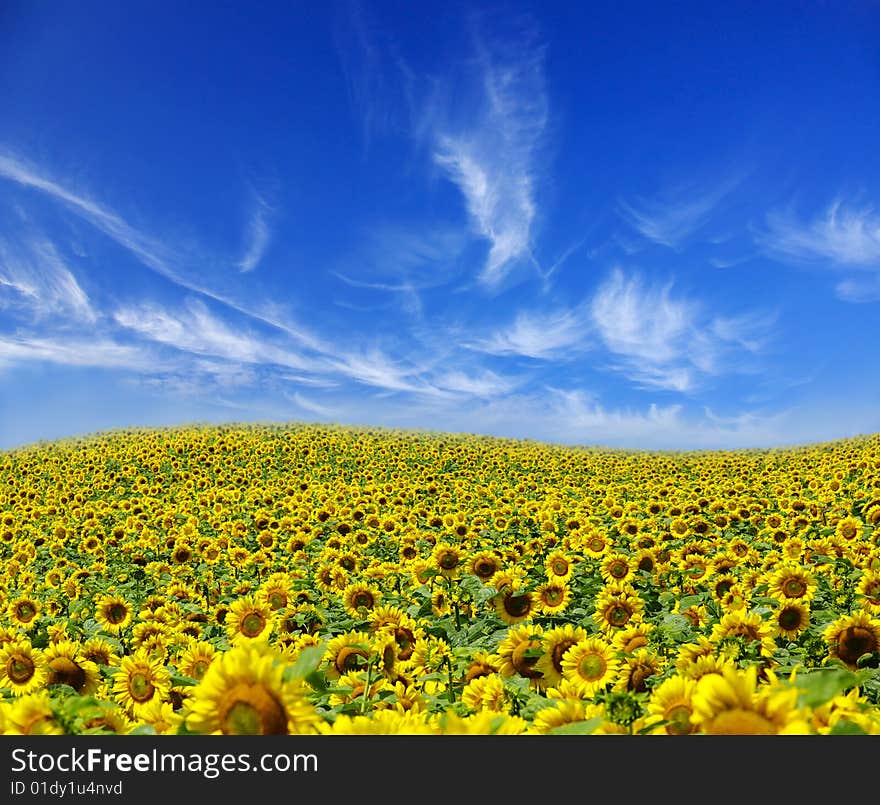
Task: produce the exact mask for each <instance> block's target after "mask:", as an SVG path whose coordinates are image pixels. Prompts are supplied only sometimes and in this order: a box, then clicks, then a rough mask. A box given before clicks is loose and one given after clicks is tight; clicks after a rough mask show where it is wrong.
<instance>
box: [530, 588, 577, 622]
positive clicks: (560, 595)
mask: <svg viewBox="0 0 880 805" xmlns="http://www.w3.org/2000/svg"><path fill="white" fill-rule="evenodd" d="M535 598H536V599H537V603H536V611H537V612H539V613H540V614H541V615H558V614H559V613H561V612H565V610H566V609H567V608H568V605H569V603H570V602H571V590H570V589H569V587H568V585H567V584H563V583H560V582H556V581H548V582H547V583H546V584H542V585H541V586H540V587H538V589H537V590H535Z"/></svg>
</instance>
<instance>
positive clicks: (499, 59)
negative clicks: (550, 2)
mask: <svg viewBox="0 0 880 805" xmlns="http://www.w3.org/2000/svg"><path fill="white" fill-rule="evenodd" d="M477 61H478V65H479V69H480V73H481V74H480V98H479V105H478V106H477V108H476V110H475V111H473V112H472V113H469V114H468V115H467V116H466V118H467V119H466V122H464V123H458V124H454V123H447V122H436V121H435V125H434V142H435V148H434V160H435V162H436V164H437V165H438V166H440V167H441V168H442V169H443V170H444V171H445V172H446V175H447V176H448V177H449V179H450V180H451V181H453V182H454V183H455V184H456V185H457V186H458V188H459V190H460V191H461V193H462V195H463V196H464V199H465V203H466V205H467V211H468V214H469V216H470V219H471V222H472V225H473V227H474V229H475V231H476V232H477V234H478V235H479V236H480V237H482V238H484V239H486V240H488V241H489V255H488V258H487V260H486V263H485V265H484V266H483V269H482V271H481V272H480V274H479V280H480V281H481V282H482V283H484V284H485V285H486V286H489V287H493V286H497V285H498V284H499V283H500V282H502V281H503V280H504V279H505V277H507V276H508V274H509V273H510V272H511V270H512V268H513V267H514V265H515V264H516V263H517V262H518V261H520V260H522V259H531V238H532V226H533V224H534V222H535V218H536V215H537V205H536V195H535V191H536V155H537V152H538V150H539V148H540V146H541V143H542V138H543V136H544V132H545V128H546V125H547V120H548V102H547V94H546V88H545V85H544V84H545V81H544V66H543V49H542V48H539V47H535V46H533V45H531V44H530V43H522V42H520V43H511V47H510V49H509V50H508V52H507V53H506V54H504V55H500V54H498V53H496V52H492V50H491V49H490V48H489V47H488V46H486V45H485V44H483V45H482V46H481V47H480V52H479V55H478V60H477ZM453 111H454V110H450V112H453Z"/></svg>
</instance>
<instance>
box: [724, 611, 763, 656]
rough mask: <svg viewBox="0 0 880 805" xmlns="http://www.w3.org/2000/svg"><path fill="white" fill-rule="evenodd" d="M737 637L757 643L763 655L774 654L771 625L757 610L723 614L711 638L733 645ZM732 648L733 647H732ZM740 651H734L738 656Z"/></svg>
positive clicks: (726, 644)
mask: <svg viewBox="0 0 880 805" xmlns="http://www.w3.org/2000/svg"><path fill="white" fill-rule="evenodd" d="M736 638H742V640H743V641H744V642H746V643H756V644H757V646H758V650H759V652H760V654H761V656H763V657H770V656H772V654H773V649H774V648H775V644H774V642H773V638H772V637H771V627H770V625H769V624H768V623H766V622H765V621H764V620H763V619H762V618H761V616H760V615H759V614H758V613H757V612H745V611H743V610H735V611H733V612H728V613H727V614H725V615H723V616H722V618H721V620H720V621H718V623H716V624H715V625H714V626H713V627H712V633H711V634H710V636H709V639H710V640H711V641H712V642H714V643H715V644H716V646H717V645H719V644H721V645H724V646H727V647H732V646H734V645H735V643H736V640H735V639H736ZM731 650H732V649H731ZM737 655H738V652H735V653H734V656H737Z"/></svg>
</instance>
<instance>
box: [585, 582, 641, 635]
mask: <svg viewBox="0 0 880 805" xmlns="http://www.w3.org/2000/svg"><path fill="white" fill-rule="evenodd" d="M643 609H644V603H643V602H642V599H641V598H639V596H638V594H637V593H636V592H635V591H634V590H631V589H628V588H617V587H606V588H605V589H604V590H603V591H602V592H601V593H600V594H599V595H598V596H596V605H595V616H594V619H595V620H596V622H597V623H598V624H599V626H600V628H601V629H603V630H604V631H606V632H611V631H615V630H617V629H623V628H624V627H625V626H627V625H632V623H633V622H635V623H638V622H640V621H641V614H642V611H643Z"/></svg>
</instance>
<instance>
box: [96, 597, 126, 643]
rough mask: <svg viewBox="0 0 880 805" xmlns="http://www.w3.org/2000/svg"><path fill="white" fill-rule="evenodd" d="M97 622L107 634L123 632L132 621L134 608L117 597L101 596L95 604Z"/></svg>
mask: <svg viewBox="0 0 880 805" xmlns="http://www.w3.org/2000/svg"><path fill="white" fill-rule="evenodd" d="M95 620H97V621H98V623H100V624H101V627H102V628H103V629H104V631H106V632H111V633H113V634H116V633H118V632H121V631H123V629H125V627H126V626H128V625H129V624H130V623H131V620H132V607H131V606H130V605H129V604H128V602H127V601H126V600H125V599H124V598H120V597H119V596H117V595H105V596H101V597H100V598H99V599H98V601H97V603H96V604H95Z"/></svg>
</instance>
